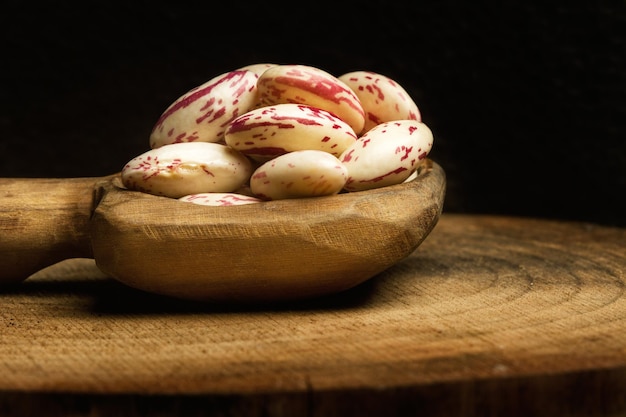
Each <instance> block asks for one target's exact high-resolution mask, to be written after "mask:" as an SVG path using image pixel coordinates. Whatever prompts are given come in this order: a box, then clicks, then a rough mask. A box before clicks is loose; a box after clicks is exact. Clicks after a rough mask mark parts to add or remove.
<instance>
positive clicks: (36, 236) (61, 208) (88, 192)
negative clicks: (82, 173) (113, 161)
mask: <svg viewBox="0 0 626 417" xmlns="http://www.w3.org/2000/svg"><path fill="white" fill-rule="evenodd" d="M100 180H101V178H64V179H52V178H51V179H43V178H0V284H6V283H12V282H19V281H22V280H24V279H26V278H28V277H29V276H30V275H32V274H33V273H35V272H37V271H39V270H40V269H42V268H44V267H46V266H50V265H52V264H55V263H57V262H59V261H62V260H64V259H69V258H92V257H93V256H92V251H91V240H90V234H89V220H90V217H91V213H92V211H93V209H94V204H95V191H94V190H95V185H96V183H97V182H99V181H100Z"/></svg>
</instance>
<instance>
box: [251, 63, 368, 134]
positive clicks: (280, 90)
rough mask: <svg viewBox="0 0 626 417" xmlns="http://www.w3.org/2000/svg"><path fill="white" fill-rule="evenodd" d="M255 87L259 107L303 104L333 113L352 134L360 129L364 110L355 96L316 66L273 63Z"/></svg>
mask: <svg viewBox="0 0 626 417" xmlns="http://www.w3.org/2000/svg"><path fill="white" fill-rule="evenodd" d="M257 88H258V93H259V101H260V103H261V105H262V106H270V105H274V104H280V103H299V104H307V105H309V106H312V107H318V108H320V109H324V110H327V111H329V112H331V113H333V114H335V115H336V116H337V117H339V118H340V119H342V120H343V121H345V122H346V123H348V124H349V125H350V127H352V130H354V132H355V133H356V134H359V133H361V131H362V130H363V126H364V124H365V113H364V111H363V107H362V106H361V102H360V101H359V98H358V97H357V96H356V94H355V93H354V91H352V89H351V88H350V87H348V86H347V85H346V84H345V83H344V82H343V81H341V80H339V79H338V78H337V77H335V76H333V75H331V74H329V73H328V72H326V71H324V70H321V69H319V68H315V67H311V66H307V65H297V64H294V65H276V66H273V67H271V68H269V69H267V70H266V71H265V72H263V74H261V76H260V77H259V80H258V82H257Z"/></svg>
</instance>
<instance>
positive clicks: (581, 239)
mask: <svg viewBox="0 0 626 417" xmlns="http://www.w3.org/2000/svg"><path fill="white" fill-rule="evenodd" d="M625 254H626V230H624V229H615V228H608V227H602V226H598V225H592V224H581V223H571V222H570V223H567V222H557V221H547V220H534V219H523V218H510V217H496V216H467V215H454V214H444V215H442V217H441V219H440V220H439V223H438V224H437V226H436V227H435V229H434V231H433V232H432V234H431V235H430V236H429V237H428V238H427V239H426V241H425V242H424V243H423V244H422V245H421V246H420V247H419V248H418V249H417V250H416V251H415V252H414V253H413V254H411V255H410V256H409V257H408V258H406V259H405V260H403V261H401V262H400V263H399V264H397V265H396V266H394V267H392V268H390V269H389V270H387V271H385V272H384V273H382V274H380V275H378V276H376V277H375V278H373V279H371V280H369V281H367V282H366V283H364V284H362V285H360V286H358V287H356V288H354V289H352V290H348V291H346V292H344V293H341V294H337V295H334V296H331V297H325V298H322V299H317V300H309V301H304V302H298V303H282V304H273V305H267V304H266V305H256V306H250V305H249V306H241V305H240V306H237V305H219V304H204V303H192V302H187V301H179V300H174V299H169V298H165V297H161V296H156V295H152V294H147V293H143V292H141V291H138V290H134V289H131V288H129V287H126V286H124V285H123V284H121V283H119V282H117V281H115V280H112V279H110V278H108V277H106V276H105V275H104V274H102V273H101V272H99V270H98V269H97V268H96V266H95V263H94V262H93V260H88V259H73V260H68V261H64V262H62V263H60V264H57V265H54V266H52V267H49V268H47V269H45V270H43V271H40V272H38V273H37V274H35V275H34V276H32V277H31V278H29V279H28V280H26V281H25V282H23V283H21V284H17V285H15V286H11V287H9V288H4V289H2V290H1V292H0V302H1V305H2V309H1V310H0V415H19V413H21V412H24V413H27V412H36V411H41V410H45V411H47V415H64V414H65V413H68V412H73V413H74V414H73V415H96V414H97V415H100V414H98V413H105V412H106V411H111V410H114V411H115V415H118V416H120V415H149V414H159V413H171V414H173V415H174V414H176V415H178V413H180V412H185V415H199V414H194V413H200V412H201V411H202V412H204V411H209V410H217V409H219V410H222V412H224V413H225V414H224V415H291V416H295V415H308V416H317V415H320V416H321V415H325V416H329V415H344V416H345V415H351V414H354V415H361V416H363V415H381V414H380V413H381V412H384V413H385V415H393V414H396V415H414V414H417V413H421V414H422V415H451V414H454V415H459V414H471V415H484V414H487V413H488V412H493V411H494V410H496V411H506V412H507V414H506V415H531V414H532V415H556V414H554V413H553V411H555V410H556V411H558V412H559V414H558V415H618V413H620V414H619V415H624V414H626V399H625V397H624V395H625V394H624V393H625V392H626V294H625V289H626V276H625V271H626V257H625ZM216 261H219V260H216ZM33 399H36V401H34V400H33ZM113 400H116V401H113ZM113 404H117V405H113ZM116 407H117V408H116ZM551 407H552V408H551ZM103 410H105V411H103ZM223 410H226V411H223ZM56 413H58V414H56ZM90 413H91V414H90ZM94 413H95V414H94ZM579 413H580V414H579ZM159 415H163V414H159Z"/></svg>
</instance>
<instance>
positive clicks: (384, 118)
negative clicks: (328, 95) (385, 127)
mask: <svg viewBox="0 0 626 417" xmlns="http://www.w3.org/2000/svg"><path fill="white" fill-rule="evenodd" d="M338 78H339V80H341V81H343V82H344V83H345V84H346V85H347V86H348V87H350V88H351V89H352V90H353V91H354V93H355V94H356V95H357V97H358V98H359V100H360V101H361V105H362V106H363V110H364V111H365V127H364V128H363V132H367V131H368V130H370V129H371V128H373V127H374V126H376V125H379V124H381V123H384V122H389V121H392V120H417V121H418V122H420V121H422V116H421V114H420V111H419V109H418V107H417V104H415V101H413V99H412V98H411V96H410V95H409V94H408V93H407V92H406V90H405V89H404V88H403V87H402V86H401V85H400V84H398V83H397V82H396V81H394V80H392V79H391V78H389V77H387V76H385V75H382V74H378V73H375V72H372V71H353V72H349V73H347V74H343V75H341V76H339V77H338Z"/></svg>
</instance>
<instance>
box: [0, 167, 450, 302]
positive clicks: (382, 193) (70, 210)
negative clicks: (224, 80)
mask: <svg viewBox="0 0 626 417" xmlns="http://www.w3.org/2000/svg"><path fill="white" fill-rule="evenodd" d="M445 184H446V181H445V173H444V171H443V169H442V168H441V167H440V166H439V165H438V164H436V163H434V162H433V161H431V160H429V159H426V160H424V161H423V162H422V164H421V166H420V168H419V169H418V175H417V177H416V178H415V179H414V180H412V181H410V182H406V183H403V184H397V185H394V186H388V187H382V188H378V189H373V190H367V191H359V192H352V193H344V194H341V195H333V196H326V197H318V198H304V199H299V200H293V199H290V200H277V201H268V202H263V203H261V204H250V205H245V206H232V207H208V206H199V205H195V204H189V203H183V202H180V201H177V200H176V199H171V198H164V197H156V196H153V195H150V194H146V193H141V192H138V191H130V190H127V189H126V188H124V187H123V185H122V183H121V181H120V178H119V176H118V175H112V176H109V177H103V178H79V179H0V188H1V189H2V191H1V192H2V197H3V198H2V199H1V200H0V232H2V237H1V239H0V253H2V254H3V257H2V258H1V259H2V260H0V284H1V283H3V282H5V283H6V282H17V281H21V280H23V279H26V278H27V277H28V276H29V275H30V274H32V273H34V272H36V271H38V270H39V269H41V268H43V267H46V266H49V265H52V264H53V263H56V262H58V261H61V260H64V259H68V258H76V257H89V258H95V261H96V264H97V265H98V267H99V268H100V269H101V270H102V271H104V272H105V273H107V275H109V276H111V277H115V278H116V279H118V280H120V281H122V282H124V283H125V284H127V285H130V286H132V287H135V288H138V289H142V290H146V291H149V292H153V293H157V294H164V295H170V296H176V297H179V298H184V299H202V300H205V301H206V300H225V299H226V300H239V301H250V300H253V301H258V300H261V299H263V300H284V299H294V298H302V297H311V296H319V295H325V294H331V293H335V292H338V291H343V290H346V289H348V288H351V287H353V286H355V285H358V284H360V283H361V282H363V281H365V280H367V279H369V278H371V277H372V276H374V275H376V274H377V273H379V272H381V271H383V270H384V269H386V268H388V267H389V266H391V265H393V264H395V263H396V262H398V261H399V260H401V259H404V258H406V257H407V256H408V255H410V254H411V253H412V252H413V251H414V250H415V249H416V248H417V247H418V246H419V244H420V243H421V242H422V241H423V240H424V238H426V236H428V234H429V233H430V231H431V230H432V228H433V227H434V226H435V224H436V223H437V220H438V219H439V215H440V214H441V211H442V208H443V202H444V196H445Z"/></svg>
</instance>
